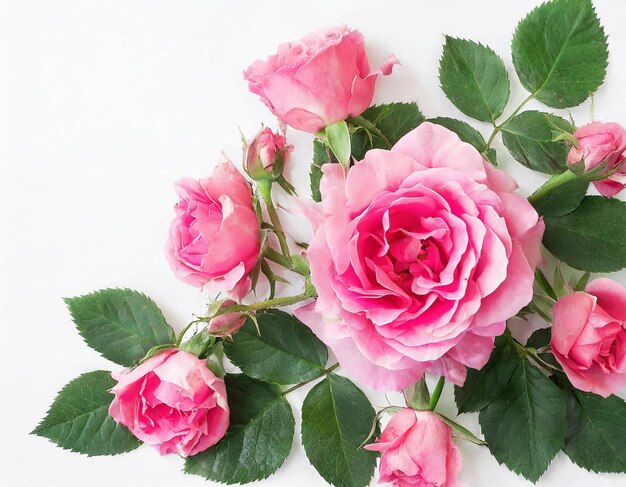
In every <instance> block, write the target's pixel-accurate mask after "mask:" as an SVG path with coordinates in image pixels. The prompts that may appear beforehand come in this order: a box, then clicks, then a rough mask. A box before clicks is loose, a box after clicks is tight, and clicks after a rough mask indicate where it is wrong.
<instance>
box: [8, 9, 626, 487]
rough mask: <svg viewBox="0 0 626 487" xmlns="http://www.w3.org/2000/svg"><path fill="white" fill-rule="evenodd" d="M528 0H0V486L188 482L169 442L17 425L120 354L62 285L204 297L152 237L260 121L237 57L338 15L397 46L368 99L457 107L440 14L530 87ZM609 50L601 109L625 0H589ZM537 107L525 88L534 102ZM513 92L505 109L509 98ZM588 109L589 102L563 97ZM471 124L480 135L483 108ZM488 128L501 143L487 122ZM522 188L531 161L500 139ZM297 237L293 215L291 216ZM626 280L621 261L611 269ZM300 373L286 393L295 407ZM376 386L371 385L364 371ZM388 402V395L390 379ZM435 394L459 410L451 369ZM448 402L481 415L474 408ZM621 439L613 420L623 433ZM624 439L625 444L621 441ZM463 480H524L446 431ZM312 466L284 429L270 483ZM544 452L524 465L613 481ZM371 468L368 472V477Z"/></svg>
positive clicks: (580, 479)
mask: <svg viewBox="0 0 626 487" xmlns="http://www.w3.org/2000/svg"><path fill="white" fill-rule="evenodd" d="M535 4H536V2H534V1H531V0H525V1H519V0H518V1H512V0H511V1H484V0H483V1H474V2H466V1H437V2H434V1H433V2H416V1H403V2H401V1H379V2H372V1H362V0H358V1H357V0H353V1H345V0H344V1H341V2H337V1H330V0H327V1H320V0H317V1H314V2H313V1H311V2H296V1H287V0H285V1H272V2H261V1H246V2H243V1H238V2H217V1H195V2H193V1H169V2H168V1H157V0H150V1H148V0H143V1H139V0H126V1H86V0H76V1H60V0H59V1H54V2H52V1H26V0H20V1H17V0H16V1H1V2H0V19H1V24H0V36H1V38H0V97H1V99H0V114H1V115H0V117H1V118H0V122H1V123H2V127H1V130H0V168H1V172H0V198H1V204H0V212H2V213H1V214H0V215H1V217H2V218H1V221H2V222H3V228H2V233H1V235H0V263H1V268H0V269H1V270H0V310H1V314H0V316H1V318H0V320H1V325H0V344H2V352H1V353H0V486H1V487H39V486H46V487H53V486H58V487H61V486H62V487H72V486H84V485H91V486H109V485H119V486H131V485H147V486H154V487H157V486H166V485H177V486H181V487H183V486H197V487H200V486H203V485H212V484H211V483H210V482H209V483H206V482H204V481H203V480H202V479H201V478H199V477H192V476H185V475H183V474H182V473H181V472H180V470H181V467H182V461H181V459H180V458H178V457H176V456H169V457H164V458H161V457H159V456H158V454H157V453H156V452H155V451H154V450H152V449H151V448H149V447H142V448H140V449H139V450H137V451H134V452H132V453H130V454H126V455H122V456H117V457H101V458H86V457H83V456H80V455H78V454H73V453H69V452H66V451H63V450H61V449H59V448H56V447H54V445H52V444H51V443H49V442H47V441H46V440H44V439H42V438H38V437H33V436H28V432H29V431H30V430H32V428H33V427H34V426H35V425H36V424H37V422H38V421H39V419H40V418H41V417H42V416H43V415H44V413H45V412H46V409H47V407H48V405H49V404H50V402H51V401H52V399H53V397H54V396H55V393H56V392H57V391H58V390H59V389H60V388H61V387H62V386H63V385H64V384H65V383H66V382H68V381H69V380H70V379H72V378H74V377H75V376H77V375H79V374H80V373H82V372H85V371H89V370H93V369H99V368H100V369H102V368H104V369H110V368H112V367H115V365H113V364H111V363H109V362H107V361H106V360H105V359H103V358H101V357H100V356H99V355H98V354H97V353H96V352H94V351H92V350H90V349H89V348H87V347H86V346H85V344H84V343H83V341H82V339H81V338H80V337H79V335H78V333H77V332H76V330H75V327H74V325H73V324H72V322H71V320H70V317H69V315H68V313H67V311H66V309H65V306H64V304H63V302H62V301H61V297H63V296H75V295H80V294H83V293H87V292H90V291H92V290H96V289H100V288H105V287H114V286H128V287H131V288H136V289H140V290H142V291H144V292H146V293H147V294H148V295H150V296H152V297H153V298H154V299H155V300H156V301H157V303H159V305H160V306H161V307H162V308H163V310H164V313H165V315H166V317H167V318H168V319H169V321H170V322H171V323H172V325H173V326H174V327H175V328H176V329H177V330H180V329H181V328H182V327H183V326H184V325H185V324H186V323H187V322H188V321H189V319H190V317H191V313H193V312H199V313H201V312H202V311H203V310H204V305H205V303H206V297H205V296H203V295H202V294H200V293H199V292H198V291H197V290H196V289H194V288H191V287H188V286H186V285H185V284H182V283H180V282H178V281H177V280H176V279H175V278H174V277H173V275H172V273H171V272H170V270H169V268H168V266H167V264H166V261H165V259H164V257H163V243H164V240H165V238H166V235H167V228H168V225H169V221H170V219H171V217H172V206H173V204H174V203H175V201H176V197H175V194H174V192H173V189H172V184H173V182H174V181H175V180H176V179H178V178H180V177H182V176H193V177H203V176H206V175H207V174H208V173H209V172H210V171H211V168H212V166H213V165H214V164H215V163H216V161H217V160H218V156H219V153H220V151H221V150H225V151H226V152H227V153H228V154H229V155H230V156H231V157H232V158H233V159H234V160H235V161H239V158H240V150H239V149H240V139H239V128H241V129H242V130H243V132H244V133H245V134H247V135H248V136H250V135H252V134H253V133H254V132H255V131H256V130H257V129H258V128H259V126H260V123H261V122H265V123H266V124H270V125H271V124H273V121H272V118H271V116H270V114H269V112H268V111H267V110H266V109H265V107H264V106H263V105H262V104H261V103H260V102H259V101H258V100H257V99H256V97H255V96H253V95H251V94H250V93H248V90H247V87H246V84H245V83H244V81H243V80H242V70H243V69H244V68H245V67H246V66H248V64H249V63H250V62H252V61H253V60H254V59H256V58H257V57H264V56H266V55H268V54H270V53H272V52H274V49H275V47H276V46H277V45H278V44H279V43H280V42H283V41H287V40H290V39H295V38H298V37H300V36H302V35H303V34H305V33H307V32H309V31H311V30H315V29H318V28H321V27H326V26H330V25H333V24H337V23H342V22H343V23H347V24H349V25H351V26H353V27H357V28H359V29H360V30H361V31H362V32H363V33H364V35H365V36H366V39H367V43H368V52H369V53H370V60H371V61H372V65H373V66H374V67H377V66H378V64H379V63H381V62H382V60H383V59H384V58H385V57H386V55H387V54H388V53H391V52H392V53H394V54H396V56H397V57H398V58H399V59H400V60H401V62H402V66H399V67H397V68H396V69H395V70H394V73H393V75H392V76H390V77H387V78H384V79H381V80H380V81H379V84H378V89H377V93H376V101H378V102H387V101H399V100H407V101H408V100H417V101H418V102H419V104H420V107H421V109H422V111H423V112H424V113H425V114H426V115H427V116H436V115H446V116H452V117H458V118H463V117H462V116H461V114H460V113H459V112H457V110H456V109H455V108H454V107H453V106H452V105H451V103H450V102H448V101H447V100H446V98H445V97H444V95H443V93H442V92H441V90H440V89H439V86H438V79H437V66H438V59H439V56H440V54H441V46H442V43H443V40H444V39H443V34H444V33H445V34H451V35H454V36H460V37H467V38H470V39H473V40H476V41H482V42H484V43H487V44H488V45H490V46H491V47H492V48H494V49H495V50H496V51H497V52H498V53H499V54H501V55H502V56H503V57H504V60H505V62H506V64H507V66H508V68H509V72H510V73H511V78H512V88H513V94H512V100H513V102H516V103H517V102H519V101H521V100H522V99H523V98H524V97H525V96H526V94H525V93H524V92H523V90H522V89H521V88H520V86H519V84H518V82H517V80H516V78H515V75H514V71H513V69H512V66H511V62H510V53H509V45H510V39H511V34H512V32H513V29H514V27H515V25H516V23H517V22H518V21H519V20H520V19H521V18H522V17H523V15H524V14H525V13H526V12H528V11H529V10H530V9H531V8H532V6H534V5H535ZM596 5H597V9H598V12H599V14H600V17H601V19H602V22H603V24H604V25H605V27H606V32H607V34H608V35H609V41H610V48H611V55H610V65H609V70H608V75H607V78H606V83H605V85H604V86H603V87H602V88H601V89H600V91H599V92H598V93H597V95H596V97H595V115H596V118H597V119H601V120H606V121H609V120H615V121H621V122H622V123H624V122H626V91H625V90H624V86H626V67H625V66H626V29H624V21H625V19H626V3H624V2H620V1H619V0H612V1H611V0H601V1H600V0H598V1H597V2H596ZM530 107H532V105H531V106H529V108H530ZM511 109H512V108H509V109H508V110H507V113H509V112H510V111H511ZM573 113H574V116H575V117H576V120H577V121H578V122H579V124H582V123H585V122H587V121H589V119H590V110H589V103H586V104H584V105H583V106H582V107H579V108H577V109H575V110H574V111H573ZM479 128H481V130H482V131H483V133H484V134H486V135H488V133H489V132H488V127H486V126H484V125H483V126H482V127H480V126H479ZM290 139H291V141H292V143H295V144H296V147H297V148H296V152H295V154H294V157H293V159H292V161H293V162H292V167H290V168H289V172H290V173H289V177H290V179H291V181H292V182H293V183H294V184H295V185H296V187H297V188H299V189H300V193H301V194H303V195H308V190H307V188H308V180H307V176H306V173H307V165H308V162H309V160H310V137H309V136H308V135H306V134H301V133H296V132H291V133H290ZM496 147H498V148H499V147H501V146H500V144H499V142H498V143H497V144H496ZM500 160H501V161H502V165H503V166H504V167H505V168H507V169H508V170H510V171H511V172H512V173H513V174H514V175H515V176H516V177H517V178H518V180H519V182H520V186H521V190H522V192H524V193H525V194H528V192H529V191H531V190H532V189H533V188H534V187H536V186H537V185H538V184H539V183H540V182H541V180H542V178H541V177H540V176H538V175H536V174H533V173H531V172H530V171H528V170H526V169H524V168H522V167H521V166H519V165H518V164H516V163H515V162H514V161H512V160H511V159H510V158H509V157H507V156H506V153H505V152H501V153H500ZM296 233H297V235H298V236H299V238H306V235H307V234H306V228H305V227H304V226H300V227H298V228H297V231H296ZM617 278H619V279H620V280H621V281H622V282H625V279H624V274H621V275H619V276H617ZM306 391H307V389H302V390H299V391H297V392H296V393H294V394H293V395H292V396H291V397H290V400H291V402H292V404H293V406H294V413H295V415H296V417H297V416H298V415H299V405H300V403H301V401H302V399H303V397H304V395H305V394H306ZM368 393H369V394H370V397H371V398H372V400H373V402H374V404H375V405H377V406H384V405H386V404H387V401H386V399H385V398H384V396H383V395H381V394H376V393H373V392H372V391H368ZM389 399H390V400H391V401H392V402H394V403H395V404H400V398H399V397H398V396H397V395H394V394H392V395H389ZM441 404H442V406H443V411H444V412H448V413H449V414H451V415H454V414H455V409H454V405H453V400H452V396H451V391H450V387H447V388H446V390H445V393H444V397H443V399H442V403H441ZM460 421H461V422H463V423H464V424H466V425H467V426H468V427H470V428H471V429H473V430H474V431H475V432H477V433H478V432H479V428H478V425H477V421H476V419H475V415H465V416H462V417H461V418H460ZM625 441H626V439H625ZM620 446H622V447H623V446H624V445H620ZM459 447H460V448H461V451H462V454H463V471H462V474H461V477H462V479H464V480H465V481H467V483H468V484H469V485H470V486H474V487H476V486H492V485H506V486H513V487H514V486H518V485H519V486H523V485H530V484H529V483H528V482H526V481H525V480H523V479H522V478H520V477H518V476H516V475H515V474H513V473H510V472H509V471H508V470H507V469H506V468H505V467H503V466H499V465H498V464H497V462H496V461H495V459H493V458H492V457H491V455H490V454H489V452H488V451H487V450H486V449H484V448H479V447H476V446H474V445H471V444H467V443H463V442H461V443H460V444H459ZM295 483H297V484H298V485H299V486H301V487H307V486H316V485H324V482H323V481H322V479H321V478H320V477H319V476H318V474H317V473H316V472H315V470H314V469H313V468H312V467H311V466H310V465H309V464H308V462H307V459H306V457H305V455H304V453H303V451H302V449H301V448H300V446H299V444H298V441H297V440H296V442H295V443H294V447H293V450H292V453H291V455H290V456H289V458H288V460H287V461H286V463H285V465H284V466H283V467H282V468H281V470H280V471H279V472H278V473H277V474H275V475H274V476H272V477H271V478H270V479H269V480H267V481H266V483H265V485H268V486H273V487H278V486H284V487H288V486H289V487H291V486H293V485H294V484H295ZM625 483H626V477H625V476H621V477H620V476H617V475H606V474H605V475H595V474H590V473H588V472H586V471H584V470H581V469H579V468H578V467H576V466H575V465H573V464H572V463H571V462H570V461H569V459H567V457H565V456H564V455H563V454H559V455H558V456H557V458H556V460H555V461H554V462H553V464H552V466H551V467H550V469H549V470H548V472H547V473H546V475H545V476H544V477H543V478H542V480H541V481H540V483H539V485H542V486H545V487H548V486H562V485H568V486H571V487H574V486H585V487H586V486H589V485H593V486H594V487H596V486H597V487H601V486H618V485H624V484H625ZM373 485H374V482H373Z"/></svg>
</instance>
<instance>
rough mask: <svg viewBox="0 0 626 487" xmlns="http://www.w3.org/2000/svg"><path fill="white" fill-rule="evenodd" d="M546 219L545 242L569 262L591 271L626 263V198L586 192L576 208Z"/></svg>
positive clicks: (608, 269)
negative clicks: (587, 193)
mask: <svg viewBox="0 0 626 487" xmlns="http://www.w3.org/2000/svg"><path fill="white" fill-rule="evenodd" d="M544 221H545V224H546V231H545V233H544V235H543V244H544V245H545V246H546V248H547V249H548V250H549V251H550V252H551V253H552V254H553V255H554V256H555V257H557V258H558V259H560V260H562V261H563V262H565V263H566V264H568V265H569V266H571V267H574V268H576V269H580V270H583V271H589V272H613V271H618V270H620V269H623V268H624V267H626V245H624V242H626V203H624V202H623V201H620V200H617V199H614V198H604V197H602V196H585V198H584V199H583V200H582V202H581V204H580V206H579V207H578V208H577V209H576V210H574V211H573V212H571V213H568V214H567V215H563V216H547V217H545V218H544Z"/></svg>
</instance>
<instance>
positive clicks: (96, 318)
mask: <svg viewBox="0 0 626 487" xmlns="http://www.w3.org/2000/svg"><path fill="white" fill-rule="evenodd" d="M65 303H66V304H67V307H68V308H69V310H70V313H71V314H72V318H73V320H74V323H76V326H77V328H78V332H79V333H80V334H81V336H82V337H83V338H84V339H85V342H86V343H87V345H89V346H90V347H91V348H93V349H94V350H96V351H97V352H99V353H101V354H102V356H103V357H105V358H107V359H109V360H112V361H113V362H115V363H118V364H120V365H124V366H126V367H132V366H133V365H135V364H136V363H137V362H139V361H140V360H141V359H142V358H143V357H144V355H146V354H147V353H148V352H149V351H150V349H151V348H153V347H156V346H157V345H168V344H174V343H175V341H176V337H175V335H174V330H173V329H172V327H171V326H170V325H168V324H167V322H166V321H165V318H164V317H163V313H161V310H160V309H159V308H158V307H157V305H156V304H155V303H154V301H152V300H151V299H150V298H149V297H147V296H146V295H145V294H142V293H140V292H137V291H132V290H130V289H103V290H102V291H96V292H94V293H91V294H86V295H85V296H79V297H75V298H66V299H65Z"/></svg>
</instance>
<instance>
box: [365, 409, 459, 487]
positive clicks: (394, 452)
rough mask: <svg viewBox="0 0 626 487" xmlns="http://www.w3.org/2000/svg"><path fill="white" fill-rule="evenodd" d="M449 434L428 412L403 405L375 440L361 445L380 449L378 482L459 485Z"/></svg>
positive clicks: (456, 457)
mask: <svg viewBox="0 0 626 487" xmlns="http://www.w3.org/2000/svg"><path fill="white" fill-rule="evenodd" d="M451 433H452V432H451V430H450V427H449V426H448V425H446V424H445V423H444V422H443V421H441V419H439V416H437V415H436V414H435V413H433V412H432V411H414V410H413V409H408V408H406V409H403V410H401V411H400V412H398V413H396V414H395V415H394V416H393V417H392V418H391V420H390V421H389V424H387V427H386V428H385V429H384V430H383V432H382V434H381V435H380V438H379V439H378V441H376V443H373V444H370V445H366V446H365V448H366V449H367V450H373V451H379V452H381V457H380V466H379V474H380V478H379V483H381V484H382V483H385V482H390V483H391V484H392V485H397V486H409V485H436V486H438V487H462V486H463V485H464V483H463V482H461V481H459V480H458V475H459V472H460V471H461V454H460V453H459V450H458V448H457V447H456V445H455V444H454V443H452V435H451Z"/></svg>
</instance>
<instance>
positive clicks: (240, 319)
mask: <svg viewBox="0 0 626 487" xmlns="http://www.w3.org/2000/svg"><path fill="white" fill-rule="evenodd" d="M236 304H237V303H236V302H235V301H233V300H232V299H227V300H226V301H224V302H223V303H222V306H220V309H222V308H230V307H231V306H235V305H236ZM246 318H247V316H246V315H245V314H243V313H241V312H239V311H235V312H231V313H224V314H221V315H218V316H216V317H215V318H213V319H212V320H211V321H210V322H209V325H208V326H207V332H208V333H209V334H210V335H213V336H228V335H232V334H233V333H235V332H236V331H237V330H238V329H239V328H241V327H242V326H243V324H244V323H245V322H246Z"/></svg>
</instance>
